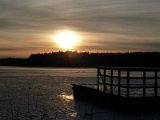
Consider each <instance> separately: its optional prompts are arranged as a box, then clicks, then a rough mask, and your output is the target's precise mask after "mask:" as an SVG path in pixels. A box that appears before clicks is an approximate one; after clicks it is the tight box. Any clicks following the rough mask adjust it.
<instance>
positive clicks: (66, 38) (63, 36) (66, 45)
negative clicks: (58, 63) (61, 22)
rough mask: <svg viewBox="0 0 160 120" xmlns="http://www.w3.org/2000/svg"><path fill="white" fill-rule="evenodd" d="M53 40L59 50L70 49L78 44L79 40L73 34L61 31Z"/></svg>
mask: <svg viewBox="0 0 160 120" xmlns="http://www.w3.org/2000/svg"><path fill="white" fill-rule="evenodd" d="M54 40H55V42H56V43H57V44H58V45H59V47H60V48H63V49H71V48H73V47H74V46H75V45H76V44H77V43H78V41H79V38H78V35H77V34H76V33H75V32H72V31H63V32H59V33H58V34H56V35H55V36H54Z"/></svg>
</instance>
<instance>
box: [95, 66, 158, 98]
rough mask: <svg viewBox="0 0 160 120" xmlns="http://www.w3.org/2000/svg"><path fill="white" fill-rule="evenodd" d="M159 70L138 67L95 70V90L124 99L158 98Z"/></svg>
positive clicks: (102, 67)
mask: <svg viewBox="0 0 160 120" xmlns="http://www.w3.org/2000/svg"><path fill="white" fill-rule="evenodd" d="M159 76H160V69H159V68H140V67H104V66H100V67H98V68H97V89H98V90H100V91H103V92H107V93H109V94H111V95H118V96H124V97H157V96H160V77H159Z"/></svg>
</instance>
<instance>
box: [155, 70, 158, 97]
mask: <svg viewBox="0 0 160 120" xmlns="http://www.w3.org/2000/svg"><path fill="white" fill-rule="evenodd" d="M154 89H155V97H157V70H156V71H155V88H154Z"/></svg>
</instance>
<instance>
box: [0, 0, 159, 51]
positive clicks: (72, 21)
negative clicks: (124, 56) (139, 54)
mask: <svg viewBox="0 0 160 120" xmlns="http://www.w3.org/2000/svg"><path fill="white" fill-rule="evenodd" d="M159 6H160V1H159V0H152V1H151V0H99V1H98V0H34V1H33V0H0V31H1V32H0V43H2V41H3V45H4V41H6V44H8V43H9V42H11V43H12V44H14V42H15V44H19V43H21V45H23V44H24V46H25V44H26V43H27V47H29V46H28V45H29V44H31V45H32V46H33V45H34V46H33V49H36V48H37V47H39V44H37V41H38V39H41V40H42V39H44V36H46V34H47V33H52V32H53V33H54V32H55V31H57V30H59V29H65V28H71V29H73V30H76V31H78V32H80V33H84V34H88V37H87V38H85V40H86V41H88V43H90V45H88V46H86V47H85V49H95V50H96V49H97V50H105V49H106V50H107V49H108V48H109V49H113V50H114V49H120V50H121V49H125V48H126V49H130V48H134V49H135V50H136V49H139V48H137V47H136V45H138V44H139V43H140V42H141V43H143V42H144V41H145V40H147V41H149V42H150V43H151V44H149V45H148V44H143V45H142V46H143V49H145V50H152V49H153V50H158V46H157V44H156V43H157V42H158V41H160V16H159V15H160V7H159ZM38 36H39V37H38ZM90 40H91V41H92V40H95V41H93V42H94V43H95V44H97V45H96V47H95V46H94V45H93V47H92V44H91V42H90ZM13 41H14V42H13ZM16 41H17V42H16ZM109 41H112V42H109ZM128 41H129V42H128ZM45 42H46V39H44V40H43V42H42V43H45ZM103 42H106V44H108V46H110V47H106V44H103ZM122 42H123V43H124V45H122V44H120V45H119V47H118V44H119V43H122ZM112 43H114V44H112ZM116 43H117V46H115V44H116ZM125 43H126V44H125ZM130 43H132V45H131V44H130ZM1 45H2V44H0V48H2V47H1ZM13 46H16V45H13ZM32 46H31V47H32ZM41 46H42V45H40V47H41ZM131 46H132V47H131ZM54 47H55V46H54ZM79 48H80V49H84V48H83V45H81V46H79ZM6 50H7V49H6ZM8 50H9V49H8ZM10 50H12V47H11V48H10Z"/></svg>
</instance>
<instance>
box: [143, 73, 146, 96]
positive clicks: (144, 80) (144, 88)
mask: <svg viewBox="0 0 160 120" xmlns="http://www.w3.org/2000/svg"><path fill="white" fill-rule="evenodd" d="M143 97H146V71H145V70H144V71H143Z"/></svg>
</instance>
